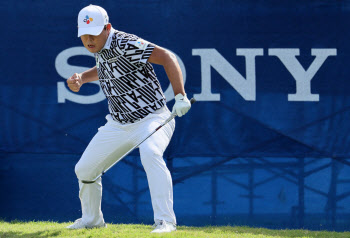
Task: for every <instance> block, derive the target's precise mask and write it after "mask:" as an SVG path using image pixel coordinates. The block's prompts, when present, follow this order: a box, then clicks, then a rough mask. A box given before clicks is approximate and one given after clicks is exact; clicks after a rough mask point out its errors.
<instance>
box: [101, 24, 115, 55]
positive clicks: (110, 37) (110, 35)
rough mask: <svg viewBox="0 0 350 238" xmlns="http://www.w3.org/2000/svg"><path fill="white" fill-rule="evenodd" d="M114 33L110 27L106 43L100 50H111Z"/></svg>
mask: <svg viewBox="0 0 350 238" xmlns="http://www.w3.org/2000/svg"><path fill="white" fill-rule="evenodd" d="M115 31H116V30H114V28H113V27H111V30H110V32H109V36H108V38H107V41H106V43H105V46H103V48H102V50H104V49H107V50H109V49H110V48H111V43H112V37H113V34H114V32H115ZM102 50H101V51H102Z"/></svg>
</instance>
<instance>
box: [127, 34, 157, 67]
mask: <svg viewBox="0 0 350 238" xmlns="http://www.w3.org/2000/svg"><path fill="white" fill-rule="evenodd" d="M154 47H155V45H154V44H152V43H150V42H148V41H146V40H144V39H141V38H137V39H135V38H134V39H129V40H128V41H127V42H126V44H125V48H124V57H125V58H126V59H128V60H129V61H130V62H131V63H133V64H136V63H141V64H146V63H147V60H148V58H149V57H150V56H151V54H152V52H153V50H154Z"/></svg>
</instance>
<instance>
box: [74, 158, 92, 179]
mask: <svg viewBox="0 0 350 238" xmlns="http://www.w3.org/2000/svg"><path fill="white" fill-rule="evenodd" d="M74 171H75V174H76V175H77V178H78V179H79V180H86V181H91V180H93V179H94V178H95V177H96V176H95V174H94V173H93V172H94V171H92V169H91V168H88V167H87V166H86V165H84V164H83V163H80V162H78V163H77V164H76V165H75V169H74Z"/></svg>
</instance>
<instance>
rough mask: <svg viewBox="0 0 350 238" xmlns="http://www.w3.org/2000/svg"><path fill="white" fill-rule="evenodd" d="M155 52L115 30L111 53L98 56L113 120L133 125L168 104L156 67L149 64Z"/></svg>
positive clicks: (103, 52) (100, 74) (131, 37)
mask: <svg viewBox="0 0 350 238" xmlns="http://www.w3.org/2000/svg"><path fill="white" fill-rule="evenodd" d="M113 30H114V29H113ZM153 49H154V45H153V44H151V43H149V42H147V41H145V40H143V39H141V38H139V37H137V36H135V35H132V34H127V33H124V32H120V31H116V30H115V32H114V33H113V34H112V39H111V42H110V47H109V49H108V48H105V49H103V50H102V51H101V52H99V53H98V54H96V55H95V57H96V66H97V72H98V77H99V81H100V85H101V88H102V90H103V92H104V94H105V95H106V97H107V100H108V107H109V112H110V114H111V116H112V118H113V120H115V121H118V122H120V123H134V122H136V121H138V120H140V119H142V118H144V117H146V116H147V115H148V114H150V113H152V112H154V111H156V110H158V109H159V108H161V107H163V106H164V105H165V104H166V100H165V96H164V93H163V91H162V89H161V86H160V83H159V81H158V79H157V76H156V74H155V72H154V69H153V66H152V65H151V64H150V63H149V62H147V60H148V58H149V57H150V55H151V54H152V51H153Z"/></svg>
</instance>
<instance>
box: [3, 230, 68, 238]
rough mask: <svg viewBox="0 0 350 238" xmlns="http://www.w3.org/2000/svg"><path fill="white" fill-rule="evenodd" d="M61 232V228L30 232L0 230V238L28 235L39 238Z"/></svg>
mask: <svg viewBox="0 0 350 238" xmlns="http://www.w3.org/2000/svg"><path fill="white" fill-rule="evenodd" d="M62 232H63V230H62V229H55V230H50V231H37V232H32V233H23V232H20V231H18V232H15V231H6V232H0V237H1V238H12V237H26V238H27V237H28V238H35V237H37V238H39V237H56V236H59V235H61V234H62Z"/></svg>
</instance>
